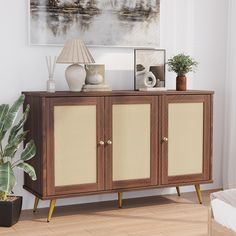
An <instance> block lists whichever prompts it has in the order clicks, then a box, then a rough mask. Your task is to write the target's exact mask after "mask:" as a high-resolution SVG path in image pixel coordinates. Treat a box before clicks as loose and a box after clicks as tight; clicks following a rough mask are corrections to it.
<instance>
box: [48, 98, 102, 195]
mask: <svg viewBox="0 0 236 236" xmlns="http://www.w3.org/2000/svg"><path fill="white" fill-rule="evenodd" d="M103 109H104V99H103V98H96V97H94V98H86V97H81V98H78V97H77V98H52V99H49V100H48V110H49V114H48V121H47V129H46V130H47V131H48V138H47V170H46V171H47V193H48V195H60V194H70V193H80V192H90V191H98V190H103V189H104V146H103V145H100V144H99V142H100V141H102V140H103V139H104V132H103V125H104V124H103V123H104V117H103V113H104V111H103Z"/></svg>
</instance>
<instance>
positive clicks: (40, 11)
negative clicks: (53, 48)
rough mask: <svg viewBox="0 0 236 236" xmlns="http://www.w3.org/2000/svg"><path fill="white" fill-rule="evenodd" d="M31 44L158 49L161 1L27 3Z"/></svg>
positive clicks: (39, 0) (56, 0) (34, 0)
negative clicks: (70, 41)
mask: <svg viewBox="0 0 236 236" xmlns="http://www.w3.org/2000/svg"><path fill="white" fill-rule="evenodd" d="M29 1H30V17H29V18H30V43H31V44H33V45H62V44H64V43H65V41H66V40H67V39H71V38H82V39H83V40H84V41H85V43H86V44H87V45H91V46H121V47H158V46H159V42H160V36H159V34H160V0H29Z"/></svg>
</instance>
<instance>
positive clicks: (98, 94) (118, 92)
mask: <svg viewBox="0 0 236 236" xmlns="http://www.w3.org/2000/svg"><path fill="white" fill-rule="evenodd" d="M22 93H23V94H25V95H27V96H34V97H103V96H151V95H152V96H153V95H157V96H158V95H205V94H214V92H213V91H207V90H187V91H176V90H165V91H132V90H114V91H109V92H70V91H57V92H55V93H48V92H45V91H25V92H22Z"/></svg>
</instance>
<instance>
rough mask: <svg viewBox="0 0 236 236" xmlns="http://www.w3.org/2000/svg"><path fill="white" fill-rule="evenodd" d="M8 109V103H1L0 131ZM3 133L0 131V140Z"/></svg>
mask: <svg viewBox="0 0 236 236" xmlns="http://www.w3.org/2000/svg"><path fill="white" fill-rule="evenodd" d="M8 110H9V105H7V104H2V105H1V106H0V131H2V130H3V126H4V123H5V119H6V115H7V113H8ZM4 135H5V134H4V132H0V140H2V138H3V136H4Z"/></svg>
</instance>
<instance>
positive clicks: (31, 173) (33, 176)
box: [17, 162, 37, 180]
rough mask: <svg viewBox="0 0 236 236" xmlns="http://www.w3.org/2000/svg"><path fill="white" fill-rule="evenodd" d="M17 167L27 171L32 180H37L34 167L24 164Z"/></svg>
mask: <svg viewBox="0 0 236 236" xmlns="http://www.w3.org/2000/svg"><path fill="white" fill-rule="evenodd" d="M17 167H18V168H20V169H22V170H23V171H25V172H26V173H27V174H28V175H29V177H30V178H31V179H32V180H36V179H37V176H36V173H35V170H34V167H33V166H31V165H30V164H28V163H24V162H23V163H20V164H18V165H17Z"/></svg>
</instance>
